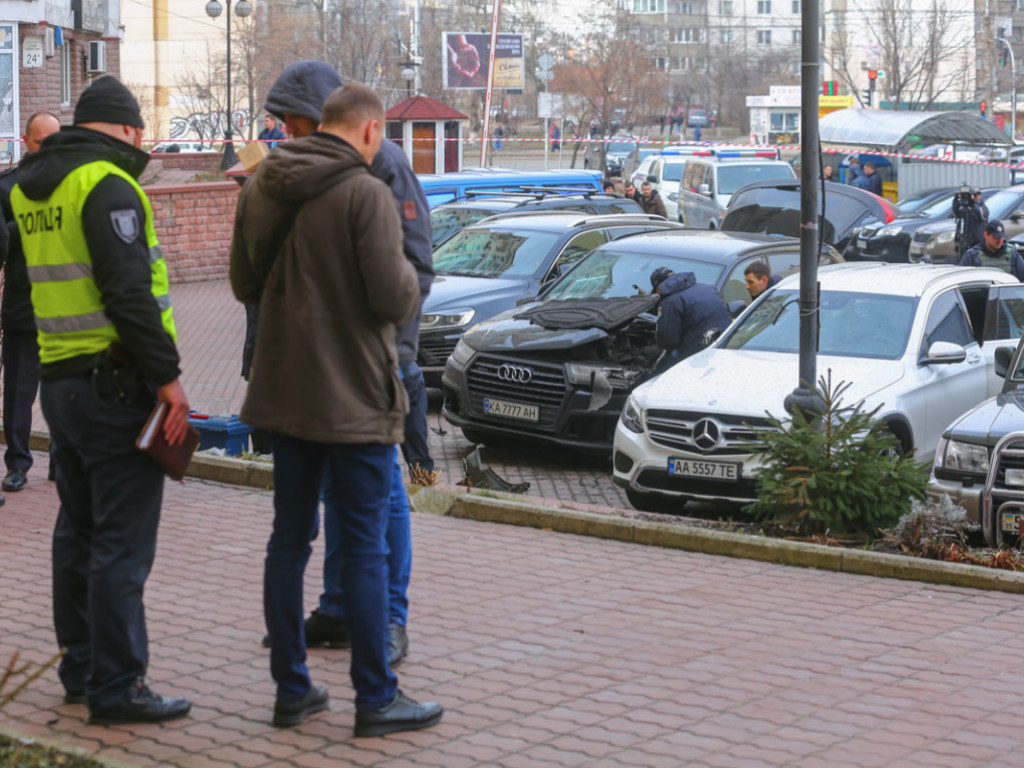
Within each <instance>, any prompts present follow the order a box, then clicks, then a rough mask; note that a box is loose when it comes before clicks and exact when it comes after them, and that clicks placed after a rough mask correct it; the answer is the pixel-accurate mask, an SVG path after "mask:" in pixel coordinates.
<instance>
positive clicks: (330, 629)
mask: <svg viewBox="0 0 1024 768" xmlns="http://www.w3.org/2000/svg"><path fill="white" fill-rule="evenodd" d="M305 633H306V647H307V648H320V647H322V646H327V647H328V648H348V647H349V646H350V645H351V644H352V640H351V638H350V637H349V634H348V624H346V623H345V622H344V621H342V620H341V619H335V618H334V617H332V616H328V615H327V614H326V613H321V611H320V609H319V608H317V609H316V610H315V611H313V612H312V613H311V614H309V618H308V619H306V624H305ZM263 647H264V648H269V647H270V635H264V636H263Z"/></svg>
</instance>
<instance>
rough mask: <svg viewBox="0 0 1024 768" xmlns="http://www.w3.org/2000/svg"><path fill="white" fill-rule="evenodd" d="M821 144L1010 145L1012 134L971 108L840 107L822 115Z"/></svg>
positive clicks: (899, 147)
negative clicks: (944, 109) (941, 110)
mask: <svg viewBox="0 0 1024 768" xmlns="http://www.w3.org/2000/svg"><path fill="white" fill-rule="evenodd" d="M818 125H819V131H820V134H821V143H822V144H842V145H844V146H859V147H874V148H877V149H882V150H892V151H904V150H906V148H907V147H908V146H909V145H910V144H915V145H925V146H927V145H929V144H972V145H978V144H984V145H990V146H1010V145H1012V144H1013V140H1012V139H1011V138H1010V137H1009V135H1008V134H1007V133H1006V132H1004V131H1002V130H1000V129H999V128H997V127H996V126H995V124H994V123H991V122H989V121H988V120H982V119H981V117H979V116H978V115H974V114H971V113H968V112H894V111H887V110H880V109H840V110H838V111H836V112H831V113H829V114H827V115H825V116H824V117H822V118H821V120H820V122H819V123H818Z"/></svg>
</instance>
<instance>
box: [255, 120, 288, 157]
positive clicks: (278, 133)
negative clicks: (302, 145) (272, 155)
mask: <svg viewBox="0 0 1024 768" xmlns="http://www.w3.org/2000/svg"><path fill="white" fill-rule="evenodd" d="M256 138H257V139H259V140H260V141H266V142H268V144H267V148H268V149H273V148H274V147H276V146H277V142H279V141H284V140H285V139H286V138H288V137H287V136H285V135H284V131H282V130H281V129H280V128H278V127H277V118H275V117H274V116H273V115H267V116H266V117H265V118H263V130H262V131H260V132H259V135H258V136H257V137H256Z"/></svg>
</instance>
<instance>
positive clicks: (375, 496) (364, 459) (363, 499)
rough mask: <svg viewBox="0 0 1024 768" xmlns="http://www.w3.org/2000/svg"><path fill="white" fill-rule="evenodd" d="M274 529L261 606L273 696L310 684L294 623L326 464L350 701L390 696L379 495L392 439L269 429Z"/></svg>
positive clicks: (296, 693) (383, 495)
mask: <svg viewBox="0 0 1024 768" xmlns="http://www.w3.org/2000/svg"><path fill="white" fill-rule="evenodd" d="M273 443H274V528H273V532H272V533H271V535H270V542H269V543H268V544H267V559H266V565H265V568H264V575H263V611H264V614H265V616H266V621H267V632H268V633H269V635H270V640H271V650H270V672H271V675H272V676H273V678H274V681H275V682H276V683H277V697H278V698H279V699H282V700H286V701H296V700H299V699H301V698H303V697H304V696H305V695H306V694H307V693H308V692H309V689H310V686H311V682H310V679H309V671H308V670H307V669H306V638H305V636H304V629H303V606H302V577H303V573H304V572H305V570H306V563H307V562H308V561H309V555H310V553H311V551H312V547H311V546H310V542H311V541H312V540H313V537H314V536H315V535H316V517H317V515H316V512H317V497H318V495H319V489H320V482H321V479H322V478H323V476H324V472H325V469H328V468H329V470H330V473H331V476H332V477H333V478H334V480H335V481H336V486H335V487H336V490H337V492H336V494H335V497H334V498H335V503H334V509H335V518H336V520H337V521H338V525H339V531H340V535H339V537H338V538H339V548H340V550H341V555H342V558H341V565H340V567H339V571H340V573H339V578H340V581H341V585H342V586H343V587H344V595H345V599H344V603H345V612H346V615H348V616H350V617H351V619H352V621H351V626H352V629H353V631H352V633H351V636H352V664H351V668H350V673H351V675H352V684H353V687H354V688H355V690H356V710H357V711H360V712H362V711H366V710H373V709H380V708H381V707H384V706H386V705H387V704H388V703H389V702H391V701H392V700H393V699H394V697H395V692H396V691H397V687H398V680H397V678H396V677H395V675H394V673H392V672H391V670H390V669H388V661H387V641H388V599H387V568H388V566H387V544H386V543H385V541H384V533H385V527H386V524H387V507H386V504H387V498H388V492H389V490H390V487H391V474H390V467H391V465H392V464H393V463H394V455H395V447H394V446H392V445H375V444H373V445H371V444H367V445H346V444H340V443H314V442H309V441H306V440H299V439H297V438H294V437H289V436H287V435H282V434H280V433H273Z"/></svg>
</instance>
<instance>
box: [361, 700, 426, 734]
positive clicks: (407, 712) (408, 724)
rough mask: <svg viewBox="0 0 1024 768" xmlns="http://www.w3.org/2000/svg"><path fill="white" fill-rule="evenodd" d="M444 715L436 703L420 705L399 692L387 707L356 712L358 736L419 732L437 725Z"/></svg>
mask: <svg viewBox="0 0 1024 768" xmlns="http://www.w3.org/2000/svg"><path fill="white" fill-rule="evenodd" d="M443 714H444V709H443V708H442V707H441V705H440V704H438V703H437V702H436V701H428V702H426V703H424V704H420V703H419V702H417V701H413V700H412V699H410V698H409V697H408V696H406V695H405V694H404V693H402V692H401V691H399V692H398V693H396V694H395V698H394V699H393V700H392V701H391V703H390V704H388V705H387V706H386V707H381V708H380V709H376V710H372V711H370V712H356V736H383V735H384V734H385V733H397V732H398V731H418V730H420V729H422V728H429V727H430V726H432V725H436V724H437V723H438V722H440V720H441V715H443Z"/></svg>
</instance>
